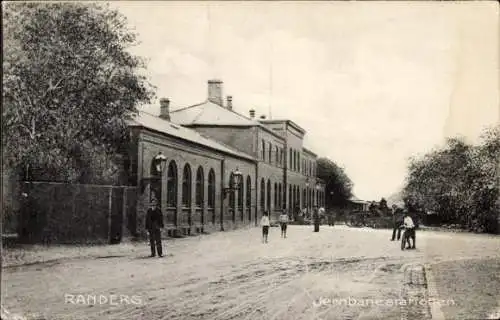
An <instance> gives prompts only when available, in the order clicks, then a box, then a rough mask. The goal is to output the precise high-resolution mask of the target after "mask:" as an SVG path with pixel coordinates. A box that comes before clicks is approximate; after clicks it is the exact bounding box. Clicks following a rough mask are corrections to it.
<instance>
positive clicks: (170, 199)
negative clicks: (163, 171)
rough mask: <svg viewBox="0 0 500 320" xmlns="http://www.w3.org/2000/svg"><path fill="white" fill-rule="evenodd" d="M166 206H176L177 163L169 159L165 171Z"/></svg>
mask: <svg viewBox="0 0 500 320" xmlns="http://www.w3.org/2000/svg"><path fill="white" fill-rule="evenodd" d="M167 207H170V208H172V207H173V208H176V207H177V165H176V164H175V161H170V163H169V165H168V171H167Z"/></svg>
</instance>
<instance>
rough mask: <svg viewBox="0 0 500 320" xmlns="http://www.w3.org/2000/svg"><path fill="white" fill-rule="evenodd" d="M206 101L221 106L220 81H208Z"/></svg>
mask: <svg viewBox="0 0 500 320" xmlns="http://www.w3.org/2000/svg"><path fill="white" fill-rule="evenodd" d="M208 101H210V102H213V103H216V104H218V105H219V106H222V81H221V80H208Z"/></svg>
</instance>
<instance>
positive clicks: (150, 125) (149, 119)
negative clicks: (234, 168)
mask: <svg viewBox="0 0 500 320" xmlns="http://www.w3.org/2000/svg"><path fill="white" fill-rule="evenodd" d="M127 124H128V125H129V126H131V127H144V128H147V129H151V130H154V131H158V132H161V133H163V134H167V135H169V136H174V137H177V138H180V139H183V140H187V141H190V142H193V143H196V144H198V145H202V146H204V147H208V148H210V149H214V150H217V151H220V152H223V153H226V154H230V155H233V156H237V157H240V158H244V159H247V160H255V159H254V158H253V157H252V156H250V155H248V154H246V153H243V152H240V151H237V150H234V149H232V148H231V147H229V146H226V145H223V144H222V143H220V142H216V141H215V140H212V139H209V138H206V137H204V136H202V135H201V134H200V133H199V132H197V131H195V130H192V129H188V128H184V127H183V126H180V125H177V124H174V123H172V122H169V121H166V120H164V119H162V118H160V117H158V116H155V115H152V114H150V113H147V112H145V111H139V113H138V114H136V115H133V116H132V118H131V119H130V120H128V121H127Z"/></svg>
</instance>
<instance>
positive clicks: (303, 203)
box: [302, 189, 307, 208]
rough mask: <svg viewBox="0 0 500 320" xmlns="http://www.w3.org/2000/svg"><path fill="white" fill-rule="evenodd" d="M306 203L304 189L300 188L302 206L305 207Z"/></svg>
mask: <svg viewBox="0 0 500 320" xmlns="http://www.w3.org/2000/svg"><path fill="white" fill-rule="evenodd" d="M306 203H307V195H306V189H304V190H302V208H305V207H306Z"/></svg>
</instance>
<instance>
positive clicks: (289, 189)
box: [288, 185, 293, 209]
mask: <svg viewBox="0 0 500 320" xmlns="http://www.w3.org/2000/svg"><path fill="white" fill-rule="evenodd" d="M292 201H293V199H292V185H289V186H288V209H291V208H292V205H293V202H292Z"/></svg>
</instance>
